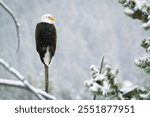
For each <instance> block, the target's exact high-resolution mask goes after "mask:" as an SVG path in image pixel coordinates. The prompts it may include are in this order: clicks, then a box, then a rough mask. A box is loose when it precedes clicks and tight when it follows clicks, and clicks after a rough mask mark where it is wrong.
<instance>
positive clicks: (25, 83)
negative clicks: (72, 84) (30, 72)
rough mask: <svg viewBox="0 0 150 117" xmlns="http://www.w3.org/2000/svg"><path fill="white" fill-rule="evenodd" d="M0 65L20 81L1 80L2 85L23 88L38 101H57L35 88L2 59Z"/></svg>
mask: <svg viewBox="0 0 150 117" xmlns="http://www.w3.org/2000/svg"><path fill="white" fill-rule="evenodd" d="M0 64H1V65H2V66H3V67H4V68H5V69H6V70H7V71H9V72H10V73H11V74H12V75H14V76H15V77H16V78H17V79H18V80H19V81H12V80H4V79H0V84H1V85H2V84H3V85H7V86H14V87H22V88H25V89H27V90H29V91H31V92H32V93H33V94H34V95H35V96H36V97H37V98H38V99H42V100H43V99H51V100H53V99H56V98H55V97H54V96H51V95H49V94H47V93H45V92H44V91H42V90H40V89H36V88H34V87H33V86H32V85H31V84H30V83H29V82H28V81H27V80H26V79H25V78H24V76H22V75H21V74H20V73H19V72H18V71H17V70H16V69H15V68H13V67H11V66H10V65H9V64H8V63H7V62H6V61H4V60H3V59H1V58H0Z"/></svg>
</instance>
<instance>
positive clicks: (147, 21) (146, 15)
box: [119, 0, 150, 29]
mask: <svg viewBox="0 0 150 117" xmlns="http://www.w3.org/2000/svg"><path fill="white" fill-rule="evenodd" d="M119 3H121V4H122V5H123V6H124V7H125V11H124V12H125V14H126V15H128V16H130V17H132V18H133V19H139V20H141V21H143V22H144V23H143V25H142V27H143V28H145V29H149V28H150V4H149V3H148V2H147V1H146V0H119Z"/></svg>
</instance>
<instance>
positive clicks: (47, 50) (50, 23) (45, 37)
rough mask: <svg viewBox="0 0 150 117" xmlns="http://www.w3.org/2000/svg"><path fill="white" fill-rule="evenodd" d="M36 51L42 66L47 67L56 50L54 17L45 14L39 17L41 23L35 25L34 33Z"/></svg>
mask: <svg viewBox="0 0 150 117" xmlns="http://www.w3.org/2000/svg"><path fill="white" fill-rule="evenodd" d="M35 37H36V50H37V52H38V53H39V55H40V59H41V61H42V63H43V64H44V65H47V66H48V65H49V64H50V63H51V59H52V57H53V56H54V54H55V50H56V37H57V35H56V28H55V25H54V17H53V16H52V15H50V14H45V15H43V16H42V17H41V22H40V23H38V24H37V26H36V31H35Z"/></svg>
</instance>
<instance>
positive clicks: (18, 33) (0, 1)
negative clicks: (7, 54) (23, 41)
mask: <svg viewBox="0 0 150 117" xmlns="http://www.w3.org/2000/svg"><path fill="white" fill-rule="evenodd" d="M0 5H1V6H2V7H3V8H4V9H5V11H6V12H7V13H8V14H9V15H10V16H11V17H12V19H13V20H14V22H15V25H16V30H17V37H18V44H17V50H16V51H17V52H18V51H19V48H20V38H21V33H20V24H19V22H18V19H17V18H16V16H15V15H14V13H13V12H12V10H11V9H10V8H9V7H8V6H7V5H6V4H5V3H4V2H3V1H2V0H0Z"/></svg>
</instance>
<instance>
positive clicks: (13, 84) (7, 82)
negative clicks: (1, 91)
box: [0, 78, 56, 100]
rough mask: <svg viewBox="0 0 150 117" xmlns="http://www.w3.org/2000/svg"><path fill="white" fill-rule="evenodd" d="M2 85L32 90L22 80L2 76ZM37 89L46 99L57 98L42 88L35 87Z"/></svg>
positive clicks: (0, 83)
mask: <svg viewBox="0 0 150 117" xmlns="http://www.w3.org/2000/svg"><path fill="white" fill-rule="evenodd" d="M0 85H4V86H10V87H16V88H22V89H26V90H28V91H31V90H29V89H28V88H27V87H26V85H25V84H24V83H22V82H21V81H16V80H8V79H4V78H0ZM35 90H36V92H37V93H39V94H40V95H41V96H43V97H44V98H46V99H49V100H54V99H56V98H55V97H54V96H52V95H49V94H47V93H45V91H42V90H40V89H35Z"/></svg>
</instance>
